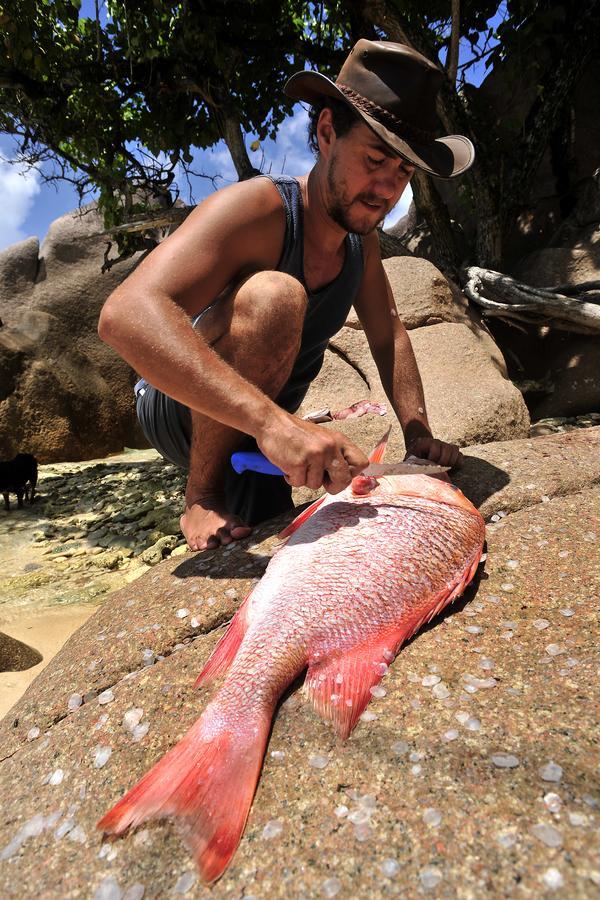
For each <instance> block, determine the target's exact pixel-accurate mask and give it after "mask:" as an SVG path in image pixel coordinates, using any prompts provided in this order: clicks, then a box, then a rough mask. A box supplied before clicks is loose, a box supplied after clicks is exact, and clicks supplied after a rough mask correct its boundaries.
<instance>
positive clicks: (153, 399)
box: [135, 379, 294, 525]
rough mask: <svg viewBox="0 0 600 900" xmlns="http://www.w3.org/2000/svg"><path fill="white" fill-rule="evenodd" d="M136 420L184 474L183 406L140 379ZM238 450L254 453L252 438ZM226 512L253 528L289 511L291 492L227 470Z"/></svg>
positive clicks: (275, 480) (268, 478)
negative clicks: (238, 517)
mask: <svg viewBox="0 0 600 900" xmlns="http://www.w3.org/2000/svg"><path fill="white" fill-rule="evenodd" d="M135 394H136V397H137V403H136V409H137V416H138V419H139V422H140V425H141V426H142V430H143V432H144V434H145V435H146V438H147V439H148V441H149V442H150V444H151V445H152V446H153V447H154V448H155V449H156V450H158V452H159V453H160V454H161V456H163V457H164V458H165V459H166V460H167V461H168V462H171V463H173V464H174V465H176V466H180V467H181V468H182V469H185V470H186V471H187V470H188V469H189V465H190V439H191V434H192V417H191V414H190V411H189V409H188V408H187V406H183V404H181V403H178V402H177V400H173V399H172V398H171V397H167V395H166V394H163V393H162V392H161V391H158V390H157V389H156V388H154V387H152V385H149V384H148V383H147V382H146V381H144V380H143V379H142V380H141V381H138V383H137V384H136V386H135ZM239 449H243V450H256V449H258V448H257V446H256V441H255V440H254V438H251V437H249V436H248V437H247V439H246V440H245V442H244V444H243V446H241V447H240V448H239ZM225 500H226V505H227V509H228V510H229V511H230V512H232V513H235V514H236V515H238V516H240V517H241V518H242V519H243V520H244V522H246V523H247V524H248V525H256V524H257V523H258V522H264V521H265V520H266V519H271V518H273V516H276V515H279V513H282V512H285V511H286V510H289V509H293V508H294V503H293V501H292V489H291V487H290V486H289V485H288V484H287V482H285V481H284V479H283V478H281V477H278V476H275V475H261V474H260V473H258V472H243V473H242V474H241V475H238V474H237V473H236V472H235V471H234V470H233V468H232V467H231V466H229V467H228V468H227V471H226V476H225Z"/></svg>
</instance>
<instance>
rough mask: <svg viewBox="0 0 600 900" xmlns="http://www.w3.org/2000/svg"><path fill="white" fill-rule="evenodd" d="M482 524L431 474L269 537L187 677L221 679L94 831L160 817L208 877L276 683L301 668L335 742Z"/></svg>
mask: <svg viewBox="0 0 600 900" xmlns="http://www.w3.org/2000/svg"><path fill="white" fill-rule="evenodd" d="M384 447H385V441H384V442H382V444H380V445H379V446H378V447H377V448H376V450H375V451H374V452H373V453H372V454H371V461H372V462H376V463H377V462H380V461H381V459H382V456H383V450H384ZM484 532H485V525H484V521H483V519H482V517H481V515H480V514H479V512H478V511H477V510H476V509H475V507H474V506H473V505H472V504H471V503H470V501H469V500H467V498H466V497H465V496H464V495H463V494H462V493H461V492H460V491H459V490H458V488H455V487H454V486H453V485H451V484H450V482H449V480H448V479H447V477H446V476H444V475H442V476H437V477H432V476H429V475H421V474H417V475H386V476H383V477H381V478H378V479H377V478H375V477H373V476H368V475H367V476H364V475H359V476H357V478H355V479H354V480H353V482H352V485H351V486H350V487H349V488H348V489H346V490H345V491H344V492H342V493H340V494H336V495H334V496H332V495H325V497H323V498H320V499H319V500H317V501H316V502H315V503H314V504H312V506H311V507H309V508H308V509H307V510H305V511H304V512H303V513H302V514H301V515H300V516H299V517H298V518H297V519H296V520H295V521H294V522H293V523H292V525H291V526H289V527H288V528H287V529H286V530H285V531H284V532H283V536H288V535H289V540H288V541H287V543H285V544H284V545H283V546H282V547H281V548H280V549H279V550H278V551H277V552H276V554H275V556H274V557H273V558H272V560H271V561H270V563H269V565H268V567H267V569H266V571H265V574H264V576H263V577H262V579H261V581H260V582H259V583H258V584H257V585H256V587H255V588H254V590H253V591H252V592H251V594H250V595H249V596H248V597H247V599H246V600H245V601H244V603H243V604H242V606H241V607H240V609H239V610H238V612H237V613H236V615H235V616H234V618H233V620H232V621H231V624H230V626H229V629H228V630H227V632H226V633H225V635H224V636H223V637H222V638H221V640H220V641H219V643H218V644H217V646H216V648H215V650H214V652H213V654H212V656H211V657H210V658H209V660H208V662H207V663H206V665H205V667H204V669H203V671H202V672H201V674H200V676H199V678H198V681H197V686H199V685H206V684H208V683H210V682H211V681H213V680H214V679H216V678H218V677H221V676H225V678H224V681H223V684H222V686H221V688H220V690H219V691H218V692H217V694H216V695H215V697H214V699H213V700H212V701H211V702H210V703H209V705H208V706H207V707H206V709H205V710H204V712H203V713H202V715H201V717H200V718H199V719H198V721H197V722H196V723H195V724H194V725H193V726H192V727H191V729H190V730H189V731H188V733H187V734H186V735H185V737H184V738H183V739H182V740H181V741H180V742H179V743H178V744H176V745H175V746H174V747H173V748H172V749H171V750H170V751H169V752H168V753H167V754H166V755H165V756H164V757H163V758H162V759H161V760H160V761H159V762H158V763H157V764H156V765H155V766H154V768H153V769H151V770H150V771H149V772H148V773H147V774H146V775H145V776H144V777H143V778H142V779H141V781H140V782H139V783H138V784H137V785H136V786H135V787H133V788H132V789H131V790H130V791H129V792H128V793H127V794H126V795H125V796H124V797H123V798H122V799H121V800H120V801H119V802H118V803H117V804H116V805H115V806H114V807H113V808H112V809H111V810H110V811H109V812H108V813H107V814H106V815H105V816H104V818H103V819H102V820H101V821H100V822H99V823H98V827H99V828H101V829H102V830H103V831H105V832H109V833H113V834H120V833H122V832H123V831H125V830H126V829H127V828H128V827H130V826H136V825H139V824H140V823H141V822H143V821H145V820H146V819H151V818H162V817H165V816H170V817H174V818H176V819H177V821H178V824H179V825H180V826H181V830H182V832H183V836H184V839H185V840H186V843H187V844H188V845H189V847H190V849H191V851H192V853H193V855H194V857H195V860H196V862H197V865H198V868H199V870H200V873H201V875H202V877H203V878H204V880H205V881H207V882H211V881H214V880H215V879H217V878H219V876H220V875H221V874H222V873H223V871H224V870H225V868H226V867H227V865H228V864H229V862H230V860H231V858H232V856H233V854H234V852H235V850H236V847H237V845H238V843H239V841H240V839H241V836H242V833H243V831H244V827H245V823H246V819H247V817H248V813H249V810H250V806H251V804H252V799H253V797H254V793H255V790H256V785H257V782H258V778H259V774H260V770H261V766H262V761H263V757H264V754H265V750H266V745H267V740H268V736H269V732H270V728H271V722H272V718H273V715H274V711H275V708H276V704H277V702H278V700H279V698H280V697H281V695H282V693H283V692H284V691H285V689H286V688H287V687H288V686H289V685H290V683H291V682H293V681H294V679H295V678H296V677H297V676H298V675H299V674H300V673H301V672H302V671H303V670H305V669H308V672H307V675H306V682H305V691H306V693H307V695H308V698H309V699H310V701H311V703H312V704H313V706H314V708H315V709H316V710H317V712H318V713H319V714H320V715H321V716H323V717H324V718H325V719H329V720H330V721H331V722H332V723H333V727H334V728H335V731H336V732H337V734H338V735H339V736H340V738H342V739H345V738H347V737H348V735H349V734H350V732H351V731H352V729H353V728H354V726H355V725H356V723H357V721H358V718H359V716H360V715H361V713H362V712H363V710H364V709H365V707H366V706H367V704H368V702H369V700H370V699H371V688H373V687H374V686H375V685H377V684H378V683H379V681H380V680H381V679H382V677H383V676H384V674H385V673H386V671H387V669H388V666H389V665H390V663H391V662H392V660H393V659H394V657H395V655H396V653H397V652H398V650H399V648H400V647H401V645H402V644H403V643H404V642H405V641H406V640H408V638H410V637H411V635H413V634H414V633H415V632H416V631H417V629H419V628H420V627H421V626H422V625H423V624H424V623H426V622H428V621H429V620H430V619H432V618H433V617H434V616H435V615H436V614H437V613H439V612H440V610H442V609H443V608H444V607H445V606H446V605H447V604H448V603H450V602H451V601H452V600H454V599H455V598H456V597H458V596H459V595H460V594H461V593H462V592H463V591H464V589H465V587H466V585H468V583H469V582H470V581H471V579H472V578H473V575H474V574H475V571H476V569H477V566H478V564H479V560H480V558H481V553H482V549H483V542H484Z"/></svg>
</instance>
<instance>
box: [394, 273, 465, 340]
mask: <svg viewBox="0 0 600 900" xmlns="http://www.w3.org/2000/svg"><path fill="white" fill-rule="evenodd" d="M383 268H384V269H385V271H386V274H387V277H388V279H389V282H390V287H391V288H392V293H393V295H394V299H395V301H396V305H397V307H398V313H399V315H400V318H401V320H402V323H403V324H404V327H405V328H407V329H412V328H420V327H421V326H423V325H435V324H437V323H439V322H464V321H465V320H466V319H467V318H468V312H467V310H468V302H467V299H466V297H465V296H464V294H462V293H461V292H460V291H459V290H458V288H457V287H455V286H454V285H451V284H450V282H449V281H448V279H447V278H445V277H444V275H442V273H441V272H440V271H439V269H436V267H435V266H434V265H433V263H430V262H428V260H426V259H419V258H417V257H410V256H395V257H392V258H391V259H386V260H384V261H383Z"/></svg>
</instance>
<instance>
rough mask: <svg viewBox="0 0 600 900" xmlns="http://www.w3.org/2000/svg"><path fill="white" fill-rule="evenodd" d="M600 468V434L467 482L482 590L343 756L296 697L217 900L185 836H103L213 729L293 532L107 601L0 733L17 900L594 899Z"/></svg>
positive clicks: (197, 560) (547, 443) (500, 449)
mask: <svg viewBox="0 0 600 900" xmlns="http://www.w3.org/2000/svg"><path fill="white" fill-rule="evenodd" d="M599 450H600V429H598V428H593V429H585V430H581V431H574V432H569V433H565V434H557V435H552V436H548V437H540V438H536V439H535V440H522V441H510V442H505V443H502V444H492V445H485V446H481V447H471V448H469V449H468V450H467V451H466V454H467V459H466V462H465V466H464V467H463V470H462V472H461V473H460V474H459V475H458V476H457V477H456V479H455V480H456V483H457V484H459V485H460V486H461V488H462V489H463V491H465V493H467V494H468V495H469V496H471V497H473V498H475V500H476V502H477V503H478V504H479V505H480V507H481V509H482V512H483V513H484V515H485V516H486V519H487V520H488V536H487V541H488V546H487V559H486V561H485V565H484V566H482V567H481V569H480V572H479V575H478V577H477V578H476V580H475V583H474V585H473V586H472V587H471V588H470V589H469V591H468V593H467V595H466V596H465V597H464V598H463V599H462V600H460V601H458V602H457V603H456V604H454V605H453V606H452V607H451V608H450V609H449V610H448V611H447V612H446V615H444V616H443V617H441V618H438V619H437V620H436V621H435V622H433V623H432V625H431V626H430V627H428V628H427V629H426V630H425V631H423V632H422V633H420V634H419V635H417V636H416V637H415V638H414V639H413V640H412V641H411V642H410V643H409V644H408V645H407V646H406V647H405V648H404V649H403V650H402V651H401V653H400V654H399V656H398V658H397V660H396V661H395V662H394V664H393V665H392V666H391V668H390V672H389V675H388V676H387V677H386V679H385V680H384V682H383V684H382V686H383V688H384V690H385V694H384V693H381V694H380V696H378V697H374V699H373V701H372V703H371V704H370V706H369V709H368V712H369V713H370V715H369V716H367V717H366V721H362V722H361V723H359V725H358V727H357V729H356V730H355V732H354V733H353V735H352V736H351V737H350V739H349V741H348V742H347V743H346V744H345V745H342V746H340V745H337V744H336V742H335V739H334V737H333V734H332V731H331V729H330V727H329V726H328V725H327V724H326V723H323V722H321V721H320V720H319V719H318V718H317V716H316V715H315V714H314V713H313V712H312V710H311V708H310V707H308V706H307V705H306V704H305V702H304V700H303V698H302V695H301V693H300V692H299V691H295V692H293V693H291V695H290V696H289V697H288V698H287V699H286V700H285V701H284V702H283V704H282V705H281V707H280V709H279V711H278V714H277V716H276V718H275V723H274V728H273V733H272V736H271V739H270V743H269V746H268V750H267V755H266V758H265V765H264V769H263V774H262V778H261V781H260V784H259V788H258V792H257V796H256V798H255V802H254V805H253V808H252V811H251V813H250V818H249V821H248V826H247V829H246V833H245V835H244V837H243V839H242V843H241V845H240V848H239V850H238V853H237V854H236V856H235V858H234V861H233V864H232V866H231V867H230V869H229V870H228V871H227V873H226V874H225V876H224V877H223V879H222V880H221V881H220V882H219V883H218V886H217V887H216V888H214V889H212V890H211V889H208V888H204V887H203V886H201V885H200V884H199V883H198V882H197V880H196V878H195V872H194V868H193V865H192V863H191V861H190V859H189V857H188V854H187V851H186V850H185V849H184V847H183V846H182V845H181V843H180V841H179V839H178V837H177V834H176V830H175V828H174V827H173V826H172V825H171V824H169V823H151V824H148V825H146V826H142V828H141V829H139V830H138V831H137V833H134V834H131V835H129V836H127V837H126V838H125V839H124V840H119V841H116V842H114V843H108V842H103V839H102V836H101V835H100V834H99V833H98V832H97V831H96V830H95V822H96V821H97V819H98V818H99V817H100V816H101V815H102V814H103V813H104V812H105V811H106V810H107V809H108V808H109V807H110V806H111V805H112V804H113V803H114V802H115V800H116V799H117V798H118V797H119V796H120V795H121V794H122V792H123V791H124V790H125V789H126V788H128V787H130V786H131V785H132V784H133V783H134V782H135V781H136V780H137V779H138V778H139V777H140V776H141V775H142V774H143V773H144V772H145V771H147V769H148V768H149V767H150V766H151V765H152V764H153V763H154V762H155V761H156V760H157V759H158V758H159V757H160V756H161V755H162V754H163V753H164V752H165V751H166V750H167V749H169V747H170V746H172V745H173V743H174V742H175V741H176V740H177V739H178V738H179V737H181V736H182V735H183V734H184V732H185V731H186V730H187V728H188V727H189V726H190V725H191V724H192V723H193V721H195V719H196V718H197V716H198V714H199V713H200V711H201V710H202V709H203V708H204V706H205V704H206V700H207V696H209V695H210V692H200V693H197V692H195V691H194V690H193V683H194V680H195V677H196V675H197V673H198V672H199V670H200V669H201V667H202V665H203V663H204V661H205V660H206V658H207V657H208V655H209V654H210V652H211V650H212V649H213V647H214V645H215V643H216V640H217V639H218V637H219V636H220V634H221V633H222V630H221V629H220V627H219V626H220V625H222V624H224V623H225V622H226V621H227V620H228V619H229V618H230V617H231V615H232V613H233V612H234V611H235V609H236V608H237V607H238V606H239V603H240V602H241V601H242V600H243V598H244V596H245V595H246V593H247V592H248V590H250V589H251V587H252V586H253V584H254V583H255V582H256V580H257V579H258V578H259V577H260V576H261V574H262V572H263V571H264V568H265V566H266V564H267V562H268V559H269V557H270V555H271V553H272V551H273V548H274V547H275V545H276V543H277V542H276V538H275V537H274V535H275V534H276V532H277V530H278V526H279V525H281V524H282V523H283V519H282V520H280V522H276V521H273V522H271V523H267V524H266V525H265V526H263V527H261V528H259V529H256V531H255V533H254V534H253V535H252V536H251V538H249V539H248V540H246V541H242V542H239V543H236V544H233V545H231V549H228V550H222V551H218V552H215V551H210V552H205V553H199V554H191V553H190V554H186V555H185V556H182V557H181V558H179V559H177V558H175V559H172V558H171V559H167V560H165V561H163V562H162V563H160V564H158V565H157V566H155V567H153V568H152V569H149V570H148V571H147V572H146V573H145V574H144V575H143V576H142V577H140V578H138V579H137V580H136V581H135V582H134V583H131V584H128V585H125V586H124V587H122V588H121V589H120V590H119V591H116V592H114V593H113V594H111V596H110V597H109V598H108V600H107V601H106V602H105V603H104V604H103V606H102V607H101V608H100V609H98V610H97V612H96V613H95V614H94V615H93V616H92V618H91V619H90V620H89V621H88V622H87V623H86V624H85V625H84V626H83V628H81V629H80V630H79V631H78V632H77V634H76V635H74V636H73V637H72V638H71V639H70V640H69V642H68V643H67V645H66V646H65V647H64V648H63V650H62V651H61V652H60V653H59V655H58V656H57V657H56V658H55V659H54V660H53V661H52V662H51V663H50V664H49V665H48V666H47V668H46V669H45V670H44V672H43V673H42V674H41V675H40V676H39V677H38V679H37V680H36V682H35V683H34V684H33V685H32V686H31V687H30V688H29V690H28V692H27V693H26V695H25V696H24V697H23V698H22V699H21V700H20V701H19V702H18V703H17V704H16V706H15V707H14V708H13V710H12V711H11V713H10V715H9V716H7V717H6V718H5V719H4V720H3V722H2V723H1V724H0V746H1V747H2V753H1V757H2V762H1V764H0V790H1V792H2V796H3V798H6V799H5V801H4V802H3V806H2V814H1V818H0V859H1V860H2V867H1V871H0V890H1V891H2V894H3V895H4V896H23V893H24V888H27V890H31V891H33V890H34V889H42V887H43V891H44V895H45V896H48V897H89V896H96V897H98V898H100V897H111V898H112V897H121V896H129V897H132V896H141V894H140V891H141V890H142V886H143V889H144V892H145V893H144V896H147V897H161V896H165V895H171V894H173V893H175V894H177V893H184V892H185V891H188V892H189V896H199V897H200V896H206V897H208V896H219V897H221V896H222V897H232V898H233V897H235V898H238V897H239V898H241V897H249V896H255V897H276V896H277V897H279V896H281V897H283V896H298V897H320V896H325V897H333V896H335V895H336V894H339V896H341V897H344V896H346V897H351V896H375V897H380V896H381V897H383V896H387V895H389V894H391V893H399V892H402V893H406V894H407V895H408V896H420V895H421V894H427V893H429V892H431V895H432V896H440V897H443V896H448V897H453V896H464V897H467V896H474V897H477V896H487V895H491V896H505V895H509V894H513V893H514V892H515V891H522V892H524V895H529V896H546V895H548V896H550V895H556V896H563V897H582V898H583V897H585V898H588V897H591V896H594V894H595V892H597V890H598V886H599V885H600V864H599V862H598V859H597V857H595V856H594V852H595V847H597V830H598V822H599V819H600V809H599V807H598V803H599V802H600V797H599V793H598V774H599V772H598V758H599V757H598V730H597V709H596V707H597V697H596V698H595V696H594V694H595V682H596V678H597V649H596V647H597V611H596V605H597V603H596V598H597V595H598V588H599V583H600V560H599V554H598V540H599V538H600V453H599V452H598V451H599ZM32 788H33V789H32ZM42 868H43V884H42V883H41V882H40V872H41V871H42ZM136 886H137V887H136ZM126 891H130V892H131V893H130V894H127V893H126Z"/></svg>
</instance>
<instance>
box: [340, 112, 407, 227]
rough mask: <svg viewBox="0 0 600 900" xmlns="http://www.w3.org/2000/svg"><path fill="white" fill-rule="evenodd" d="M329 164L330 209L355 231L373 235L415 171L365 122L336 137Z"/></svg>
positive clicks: (342, 225)
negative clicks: (342, 135) (340, 136)
mask: <svg viewBox="0 0 600 900" xmlns="http://www.w3.org/2000/svg"><path fill="white" fill-rule="evenodd" d="M326 164H327V192H328V198H327V199H328V207H327V212H328V213H329V215H330V216H331V218H332V219H333V221H334V222H336V223H337V224H338V225H339V226H340V227H341V228H343V229H344V231H353V232H354V233H355V234H369V233H370V232H371V231H373V230H374V229H375V228H376V227H377V226H378V225H379V224H380V222H382V221H383V219H385V217H386V216H387V214H388V213H389V211H390V210H391V209H393V207H394V206H395V205H396V203H397V202H398V200H399V199H400V197H401V196H402V192H403V191H404V188H405V187H406V185H407V184H408V182H409V181H410V179H411V177H412V174H413V172H414V170H415V169H414V166H411V165H410V163H408V162H406V161H405V160H403V159H401V158H400V157H399V156H396V155H395V154H394V153H392V151H391V150H390V149H389V148H388V147H387V146H386V145H385V144H384V143H383V142H382V141H380V140H379V138H378V137H377V136H376V135H375V134H374V133H373V132H372V131H371V129H370V128H368V127H367V126H366V125H364V124H363V123H362V122H358V123H357V124H356V125H354V126H353V128H352V129H351V130H350V131H349V132H348V133H347V134H345V135H344V137H342V138H337V137H336V138H335V139H334V141H333V143H332V146H331V150H330V153H329V156H328V159H327V163H326Z"/></svg>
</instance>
